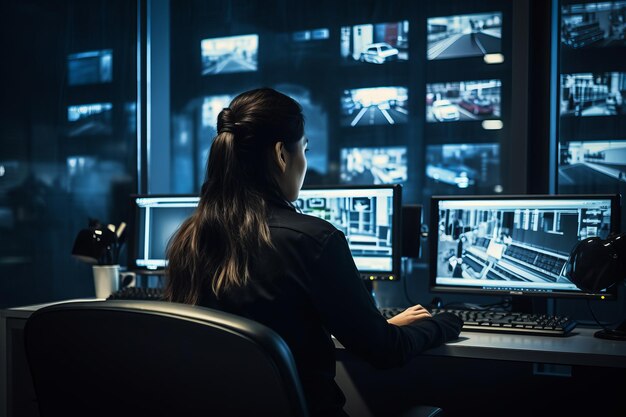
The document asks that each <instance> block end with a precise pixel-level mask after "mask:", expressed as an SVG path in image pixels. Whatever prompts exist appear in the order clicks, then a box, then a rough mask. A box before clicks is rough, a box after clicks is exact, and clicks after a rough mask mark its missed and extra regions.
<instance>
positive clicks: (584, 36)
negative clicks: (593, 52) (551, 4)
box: [561, 1, 626, 49]
mask: <svg viewBox="0 0 626 417" xmlns="http://www.w3.org/2000/svg"><path fill="white" fill-rule="evenodd" d="M561 43H562V44H563V46H565V47H567V48H572V49H580V48H587V47H606V46H624V45H626V1H603V2H597V3H582V4H567V5H562V6H561Z"/></svg>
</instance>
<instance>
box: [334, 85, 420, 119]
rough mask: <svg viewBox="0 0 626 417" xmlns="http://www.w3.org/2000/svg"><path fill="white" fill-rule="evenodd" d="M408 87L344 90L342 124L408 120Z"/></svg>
mask: <svg viewBox="0 0 626 417" xmlns="http://www.w3.org/2000/svg"><path fill="white" fill-rule="evenodd" d="M408 116H409V111H408V91H407V88H406V87H372V88H356V89H352V90H344V91H343V95H342V97H341V125H342V126H353V127H354V126H371V125H387V124H390V125H393V124H398V123H406V122H407V120H408Z"/></svg>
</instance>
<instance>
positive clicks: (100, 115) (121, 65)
mask: <svg viewBox="0 0 626 417" xmlns="http://www.w3.org/2000/svg"><path fill="white" fill-rule="evenodd" d="M136 8H137V5H136V4H135V3H134V2H128V1H125V0H101V1H90V2H83V1H79V0H66V1H60V2H49V1H46V0H29V1H26V2H2V5H1V6H0V15H2V16H3V17H4V16H8V17H9V18H6V19H2V22H3V24H2V25H0V32H1V34H0V37H2V39H10V40H11V41H10V42H4V44H3V52H2V56H3V59H2V62H3V63H2V65H1V66H0V80H2V83H3V91H2V94H1V95H0V101H1V103H0V108H2V112H1V113H0V148H1V149H2V151H1V152H0V306H2V307H4V306H14V305H24V304H32V303H37V302H47V301H53V300H61V299H68V298H75V297H93V296H94V285H93V279H92V273H91V266H90V265H88V264H86V263H82V262H79V261H77V260H74V259H72V256H71V250H72V245H73V243H74V238H75V237H76V235H77V233H78V231H79V230H81V229H82V228H85V227H87V225H88V222H89V219H90V218H95V219H98V220H99V221H100V222H102V223H104V224H108V223H111V224H115V225H119V224H120V223H121V222H122V221H123V220H124V219H125V218H126V206H127V195H128V194H129V193H131V192H133V191H134V190H135V189H136V183H137V179H136V160H137V158H136V116H135V112H136V91H137V83H136V78H137V77H136V73H137V71H136V52H135V50H136V43H137V41H136V39H137V38H136V19H137V13H136ZM122 263H124V262H123V261H122Z"/></svg>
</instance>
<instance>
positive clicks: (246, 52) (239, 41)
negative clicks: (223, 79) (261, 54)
mask: <svg viewBox="0 0 626 417" xmlns="http://www.w3.org/2000/svg"><path fill="white" fill-rule="evenodd" d="M258 49H259V35H256V34H252V35H240V36H228V37H224V38H212V39H203V40H202V41H201V42H200V51H201V55H202V75H209V74H226V73H231V72H249V71H256V70H257V68H258V59H257V56H258Z"/></svg>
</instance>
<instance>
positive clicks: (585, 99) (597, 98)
mask: <svg viewBox="0 0 626 417" xmlns="http://www.w3.org/2000/svg"><path fill="white" fill-rule="evenodd" d="M625 101H626V72H603V73H597V74H592V73H579V74H561V106H560V107H561V115H562V116H615V115H618V114H626V102H625Z"/></svg>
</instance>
